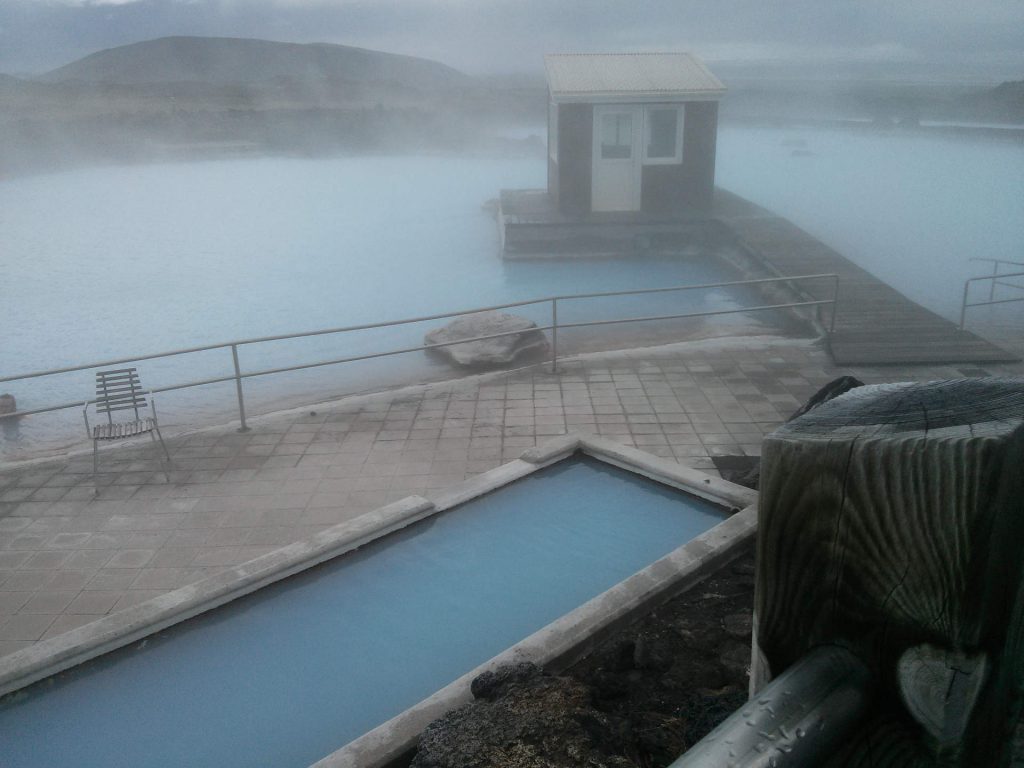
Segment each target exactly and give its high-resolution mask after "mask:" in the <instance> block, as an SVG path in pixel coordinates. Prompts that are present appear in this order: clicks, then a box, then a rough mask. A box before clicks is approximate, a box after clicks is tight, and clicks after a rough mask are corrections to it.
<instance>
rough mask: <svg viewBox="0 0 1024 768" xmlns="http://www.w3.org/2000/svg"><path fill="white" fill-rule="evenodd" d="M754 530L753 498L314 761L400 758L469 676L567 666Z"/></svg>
mask: <svg viewBox="0 0 1024 768" xmlns="http://www.w3.org/2000/svg"><path fill="white" fill-rule="evenodd" d="M756 532H757V508H756V507H755V506H750V507H747V508H745V509H743V510H742V511H740V512H738V513H735V514H733V515H731V516H730V517H728V518H727V519H726V520H724V521H723V522H721V523H719V524H718V525H716V526H715V527H714V528H712V529H711V530H709V531H708V532H706V533H704V534H702V535H701V536H698V537H696V538H695V539H692V540H691V541H689V542H687V543H686V544H684V545H683V546H681V547H679V548H678V549H676V550H674V551H673V552H671V553H669V554H668V555H666V556H665V557H663V558H661V559H659V560H657V561H656V562H654V563H653V564H651V565H650V566H648V567H647V568H644V569H643V570H641V571H638V572H637V573H635V574H633V575H632V576H630V577H629V578H627V579H625V580H624V581H621V582H619V583H618V584H616V585H615V586H614V587H612V588H611V589H609V590H607V591H605V592H603V593H601V594H600V595H598V596H597V597H595V598H592V599H591V600H589V601H587V602H586V603H584V604H583V605H581V606H579V607H578V608H576V609H574V610H573V611H570V612H569V613H567V614H565V615H564V616H562V617H561V618H559V619H556V620H555V621H553V622H552V623H550V624H548V625H547V626H546V627H544V628H542V629H540V630H538V631H537V632H535V633H534V634H532V635H530V636H529V637H527V638H526V639H525V640H521V641H520V642H518V643H516V644H515V645H513V646H512V647H511V648H508V649H506V650H505V651H503V652H502V653H500V654H498V655H497V656H495V657H493V658H491V659H490V660H488V661H486V662H484V663H483V664H481V665H480V666H478V667H476V668H475V669H473V670H471V671H469V672H467V673H466V674H464V675H462V676H461V677H459V678H458V679H456V680H455V681H453V682H451V683H449V684H448V685H447V686H445V687H444V688H442V689H441V690H439V691H437V692H436V693H434V694H432V695H431V696H429V697H427V698H426V699H424V700H423V701H421V702H419V703H418V704H415V705H414V706H412V707H410V708H409V709H407V710H405V711H404V712H402V713H401V714H399V715H397V716H395V717H394V718H392V719H391V720H388V721H387V722H385V723H382V724H381V725H379V726H377V727H376V728H374V729H373V730H371V731H368V732H367V733H365V734H363V735H362V736H360V737H359V738H358V739H355V740H354V741H352V742H350V743H349V744H347V745H345V746H344V747H342V748H341V749H339V750H338V751H337V752H334V753H332V754H330V755H328V756H327V757H325V758H323V759H322V760H319V761H318V762H316V763H315V764H314V765H313V766H312V767H311V768H385V767H386V766H392V765H402V764H404V760H403V758H405V757H406V756H407V755H409V754H410V753H411V752H412V750H413V749H414V748H415V746H416V742H417V741H418V739H419V736H420V734H421V733H422V732H423V730H424V729H425V728H426V727H427V726H428V725H429V724H430V723H431V722H433V721H434V720H436V719H437V718H439V717H441V716H442V715H444V714H445V713H447V712H449V711H451V710H453V709H456V708H458V707H460V706H463V705H465V704H468V703H469V702H470V701H472V700H473V696H472V693H471V692H470V684H471V682H472V681H473V679H474V678H475V677H477V676H478V675H480V674H481V673H483V672H485V671H488V670H493V669H495V668H497V667H500V666H502V665H505V664H510V663H515V662H523V661H529V662H532V663H534V664H536V665H537V666H539V667H543V668H544V669H545V670H547V671H549V672H559V671H561V670H563V669H565V668H566V667H568V666H571V665H572V664H573V663H574V662H576V661H578V660H579V659H581V658H583V657H584V656H586V655H587V654H588V653H589V652H590V651H591V650H593V649H594V648H595V647H596V646H597V645H598V644H599V643H601V642H602V641H603V640H604V639H605V638H607V637H608V636H610V635H611V634H612V633H614V632H615V631H616V630H618V629H620V628H622V627H624V626H628V625H629V624H630V623H632V621H633V620H634V619H636V618H637V617H638V616H639V615H641V614H642V613H645V612H646V611H649V610H651V609H652V608H654V607H656V606H658V605H661V604H662V603H664V602H666V601H668V600H671V599H672V598H673V597H675V596H676V595H678V594H680V593H682V592H683V591H685V590H686V589H689V588H690V587H692V586H693V585H694V584H697V583H698V582H700V581H702V580H703V579H704V578H705V577H707V576H708V575H710V574H711V573H712V572H713V571H715V570H717V569H718V568H720V567H721V566H723V565H725V564H727V563H729V562H730V561H732V560H733V559H735V558H736V557H738V556H739V555H740V554H741V553H742V551H743V549H744V548H745V545H747V544H748V543H749V542H751V541H752V540H753V538H754V535H755V534H756Z"/></svg>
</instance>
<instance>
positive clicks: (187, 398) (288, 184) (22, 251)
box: [0, 124, 1024, 460]
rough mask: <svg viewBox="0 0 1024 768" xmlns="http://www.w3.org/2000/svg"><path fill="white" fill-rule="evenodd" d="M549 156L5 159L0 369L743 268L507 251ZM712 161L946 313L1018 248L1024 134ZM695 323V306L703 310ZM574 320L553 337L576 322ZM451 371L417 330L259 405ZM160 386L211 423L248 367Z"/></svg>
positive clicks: (648, 306)
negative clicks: (415, 349)
mask: <svg viewBox="0 0 1024 768" xmlns="http://www.w3.org/2000/svg"><path fill="white" fill-rule="evenodd" d="M796 150H798V151H796ZM545 174H546V171H545V166H544V159H543V158H515V159H510V158H495V157H483V156H474V157H458V156H432V157H414V158H410V157H376V156H374V157H339V158H328V159H299V158H263V159H248V160H232V161H215V162H202V163H181V164H173V165H171V164H168V165H151V166H130V167H116V168H95V169H79V170H74V171H68V172H64V173H56V174H51V175H41V176H36V177H26V178H17V179H7V180H3V181H0V237H2V242H3V252H2V264H0V266H2V269H3V275H4V277H3V279H2V280H0V329H4V330H3V332H4V334H5V335H4V343H3V345H2V347H0V370H2V371H4V372H5V373H15V372H28V371H32V370H39V369H47V368H56V367H61V366H65V365H73V364H76V363H82V362H88V361H91V360H102V359H109V358H114V357H120V356H129V355H135V354H145V353H149V352H160V351H166V350H171V349H176V348H180V347H186V346H193V345H201V344H205V343H217V342H223V341H230V340H233V339H238V338H246V337H252V336H261V335H272V334H280V333H289V332H298V331H306V330H315V329H318V328H324V327H337V326H343V325H350V324H362V323H372V322H379V321H385V320H394V319H401V318H405V317H413V316H417V315H421V314H432V313H439V312H446V311H455V310H460V309H470V308H473V307H479V306H483V305H489V304H500V303H504V302H509V301H517V300H522V299H529V298H536V297H539V296H546V295H551V294H570V293H582V292H591V291H603V290H624V289H630V288H650V287H658V286H665V285H674V284H686V283H704V282H718V281H722V280H729V279H736V277H737V276H736V275H735V274H734V273H732V272H730V271H729V270H727V269H725V268H724V266H723V265H721V264H719V263H717V262H716V261H715V260H713V259H709V258H707V254H703V253H699V252H694V253H688V254H683V255H681V256H669V257H648V258H641V259H629V260H622V259H618V260H617V259H595V260H584V261H578V260H560V261H538V262H503V261H502V260H501V258H500V257H499V255H498V243H497V233H496V228H495V224H494V221H493V218H492V216H491V215H490V214H489V213H487V212H485V211H484V210H482V204H483V203H484V201H486V200H488V199H490V198H493V197H495V196H496V195H497V193H498V190H500V189H501V188H526V187H543V186H544V184H545V183H546V178H545ZM718 181H719V183H720V184H721V185H722V186H723V187H726V188H727V189H730V190H732V191H735V192H737V193H739V194H740V195H743V196H744V197H747V198H749V199H751V200H753V201H754V202H756V203H758V204H760V205H763V206H765V207H767V208H769V209H772V210H774V211H776V212H777V213H779V214H781V215H783V216H786V217H787V218H790V219H791V220H792V221H794V222H795V223H796V224H798V225H800V226H802V227H804V228H805V229H807V230H808V231H810V232H811V233H812V234H814V235H816V236H817V237H819V238H821V239H822V240H823V241H825V242H826V243H828V244H829V245H832V246H833V247H835V248H837V249H838V250H839V251H840V252H841V253H843V254H844V255H846V256H847V257H848V258H850V259H852V260H853V261H855V262H857V263H858V264H860V265H861V266H863V267H865V268H866V269H868V270H870V271H872V272H873V273H875V274H876V275H877V276H878V277H880V278H881V279H883V280H886V281H887V282H889V283H891V284H892V285H894V286H895V287H896V288H897V289H899V290H901V291H903V292H904V293H906V294H907V295H909V296H910V297H911V298H912V299H914V300H916V301H919V302H920V303H922V304H924V305H925V306H927V307H929V308H930V309H932V310H934V311H936V312H939V313H940V314H942V315H944V316H946V317H949V318H951V319H956V318H957V317H958V314H959V307H960V292H961V291H962V288H963V281H964V279H966V278H967V277H970V276H973V275H980V274H985V273H986V272H987V271H988V269H989V267H988V266H987V265H983V264H977V263H971V262H970V261H969V258H970V257H971V256H989V257H995V258H1005V259H1010V260H1016V261H1021V260H1024V252H1022V251H1021V246H1020V244H1021V242H1024V204H1022V203H1021V201H1022V200H1024V149H1022V147H1021V146H1020V145H1019V144H1014V143H1010V142H1003V141H985V140H978V141H968V140H963V139H958V140H951V139H942V138H930V137H927V136H923V135H921V134H906V133H900V132H889V133H878V132H869V131H844V130H825V129H810V128H796V127H794V128H763V127H741V126H735V125H728V124H726V125H723V126H722V128H721V131H720V138H719V149H718ZM758 301H759V299H758V297H757V295H756V294H755V293H753V292H750V291H735V290H733V291H730V292H725V291H720V290H716V291H710V292H707V293H703V294H700V295H697V294H666V295H661V296H657V297H643V298H639V299H636V298H628V299H617V300H604V301H602V302H596V303H590V304H587V305H586V306H582V305H580V306H571V305H564V306H562V307H560V319H562V320H563V321H567V322H571V321H573V320H586V319H598V318H601V317H612V316H616V315H619V316H621V315H627V314H630V313H634V314H637V315H643V314H670V313H673V312H687V311H697V310H700V309H705V308H711V307H737V306H743V305H744V304H755V303H758ZM1021 307H1022V305H1019V304H1017V305H1006V306H1005V307H1004V308H1001V309H1000V310H999V313H1000V316H1001V317H1010V316H1014V313H1016V315H1015V316H1021V315H1024V313H1022V311H1021ZM517 311H519V312H520V313H521V314H525V315H527V316H529V317H531V318H532V319H534V320H536V321H537V322H538V323H539V324H546V323H547V322H548V320H549V309H548V308H547V307H543V306H541V307H536V308H533V309H530V308H527V309H524V310H521V311H520V310H517ZM975 312H977V310H975ZM714 322H715V323H717V324H727V325H728V326H729V327H731V328H735V329H739V330H745V329H748V328H750V327H757V326H758V325H759V324H769V325H770V324H771V323H772V322H773V321H772V319H771V318H768V317H766V316H764V315H761V316H760V317H757V316H725V317H724V318H720V319H718V320H715V321H714ZM438 324H439V323H437V322H434V323H431V324H425V325H414V326H408V327H405V328H402V329H392V330H377V331H367V332H360V333H357V334H346V335H344V336H341V337H321V338H317V339H313V340H305V341H298V342H294V341H293V342H281V343H275V344H269V345H262V346H260V347H258V348H257V347H243V348H242V349H241V357H242V366H243V369H247V370H253V369H256V368H263V367H277V366H286V365H292V364H296V363H300V362H310V361H313V360H318V359H330V358H332V357H345V356H352V355H359V354H366V353H370V352H380V351H383V350H386V349H389V348H398V347H402V346H415V345H418V344H419V343H420V340H421V339H422V336H423V333H424V332H426V331H427V330H429V329H430V328H431V327H435V326H436V325H438ZM1022 325H1024V324H1022ZM700 326H701V322H700V321H692V323H691V325H689V326H687V327H688V328H693V329H694V330H695V331H696V332H698V333H699V331H700ZM649 327H650V326H647V328H649ZM11 329H16V332H11ZM644 330H646V328H644V327H643V326H640V325H627V326H618V327H605V328H603V329H600V330H598V331H591V333H592V334H593V333H605V334H608V333H618V334H626V339H627V341H629V340H633V338H634V337H631V336H629V334H637V333H640V332H642V331H644ZM574 333H577V332H566V333H564V334H561V335H560V341H562V342H570V343H571V342H572V340H573V338H574V335H573V334H574ZM577 338H578V336H577ZM636 338H637V339H638V340H639V337H636ZM231 371H232V368H231V357H230V354H229V353H228V352H226V351H217V352H209V353H202V354H198V355H190V356H188V357H184V358H176V359H171V360H168V361H150V362H146V363H142V364H140V373H141V375H142V379H143V384H144V385H147V386H162V385H167V384H172V383H175V382H181V381H185V380H188V379H195V378H205V377H214V376H220V375H229V374H230V373H231ZM451 372H452V369H451V368H450V367H448V366H447V365H446V364H444V363H438V362H436V361H433V360H431V359H429V358H427V357H426V356H424V355H422V354H420V353H414V354H412V355H402V356H399V357H395V358H388V359H385V360H377V361H373V362H361V363H354V364H349V365H345V366H340V367H339V366H331V367H327V368H322V369H315V370H313V371H310V372H306V373H297V374H285V375H282V376H275V377H270V378H259V379H250V380H248V381H247V383H246V394H247V404H248V406H249V409H250V411H251V412H260V411H265V410H268V409H271V408H278V407H286V406H289V405H297V404H300V403H304V402H311V401H315V400H316V399H321V398H326V397H331V396H336V395H340V394H345V393H351V392H356V391H366V390H368V389H374V388H379V387H382V386H387V385H392V384H397V383H403V382H410V381H421V380H429V379H436V378H444V377H447V376H450V375H451ZM91 390H92V379H91V376H90V374H89V372H84V373H76V374H68V375H65V376H59V377H52V378H47V379H40V380H36V381H34V382H30V383H17V384H8V385H3V384H0V391H11V392H13V393H14V394H15V395H16V396H17V397H18V401H19V404H20V406H21V407H22V408H31V407H33V406H36V407H38V406H41V405H44V404H50V403H53V402H61V401H71V400H76V399H78V398H82V399H85V397H86V396H88V394H89V392H90V391H91ZM160 406H161V414H162V422H163V423H164V424H166V425H167V426H168V427H171V428H172V431H173V428H174V427H175V426H187V425H190V424H202V423H210V422H213V423H219V422H222V421H226V420H228V419H231V418H234V417H235V411H234V388H233V385H232V384H230V383H228V384H222V385H216V386H213V387H203V388H199V389H197V390H185V391H181V392H176V393H171V394H167V395H164V396H163V397H161V398H160ZM80 423H81V418H80V416H79V415H78V414H77V413H76V412H75V413H65V414H63V415H61V416H43V417H33V418H32V419H27V420H24V421H23V422H22V423H21V424H20V425H19V426H18V427H17V428H11V427H10V426H8V427H7V428H6V429H4V430H3V431H0V460H2V459H3V458H4V456H5V455H6V456H8V457H10V456H12V455H24V454H26V453H27V454H29V455H31V454H32V453H33V452H36V453H38V452H39V451H41V450H44V449H47V448H59V447H61V446H63V445H66V443H67V442H68V438H69V436H72V435H75V436H77V435H78V433H79V432H80V430H81V427H80V426H79V425H80ZM83 436H84V435H83Z"/></svg>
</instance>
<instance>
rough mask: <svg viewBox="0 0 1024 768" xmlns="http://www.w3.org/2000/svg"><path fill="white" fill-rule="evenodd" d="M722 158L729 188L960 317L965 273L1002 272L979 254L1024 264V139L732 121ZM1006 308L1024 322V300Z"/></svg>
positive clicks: (722, 178)
mask: <svg viewBox="0 0 1024 768" xmlns="http://www.w3.org/2000/svg"><path fill="white" fill-rule="evenodd" d="M717 163H718V164H717V177H716V178H717V181H718V183H719V184H720V185H721V186H723V187H725V188H727V189H729V190H731V191H733V192H736V193H737V194H739V195H742V196H743V197H746V198H747V199H749V200H752V201H754V202H755V203H757V204H758V205H761V206H763V207H765V208H768V209H770V210H772V211H774V212H775V213H778V214H779V215H781V216H784V217H786V218H787V219H789V220H790V221H792V222H793V223H795V224H797V225H798V226H800V227H802V228H804V229H805V230H807V231H808V232H810V233H811V234H813V235H814V236H816V237H817V238H818V239H820V240H822V241H823V242H825V243H827V244H829V245H830V246H832V247H833V248H835V249H836V250H837V251H839V252H840V253H841V254H842V255H843V256H845V257H846V258H848V259H850V260H851V261H853V262H854V263H856V264H858V265H859V266H861V267H863V268H864V269H866V270H868V271H869V272H871V273H872V274H874V275H875V276H876V277H878V278H880V279H881V280H884V281H885V282H886V283H888V284H889V285H892V286H893V287H895V288H896V289H897V290H899V291H901V292H902V293H904V294H905V295H906V296H909V297H910V298H911V299H913V300H914V301H916V302H918V303H919V304H922V305H923V306H925V307H927V308H929V309H931V310H932V311H933V312H937V313H938V314H940V315H942V316H944V317H946V318H948V319H950V320H953V321H955V322H959V320H960V301H961V296H962V292H963V287H964V280H966V279H967V278H968V277H975V276H979V275H985V274H991V273H992V268H991V265H990V264H983V263H979V262H971V261H970V260H969V259H970V258H971V257H988V258H997V259H1006V260H1009V261H1024V146H1022V145H1021V143H1020V140H1019V139H1018V140H1017V142H1016V143H1015V142H1012V141H1009V140H982V139H979V140H976V141H968V140H965V139H952V138H941V137H930V136H926V135H922V134H920V133H907V132H901V131H890V132H872V131H866V130H865V131H849V130H825V129H820V128H817V129H815V128H799V127H792V128H751V127H737V126H730V125H728V124H726V125H724V126H722V128H721V130H720V132H719V144H718V159H717ZM1020 269H1022V268H1016V271H1020ZM1004 271H1009V270H1008V269H1006V270H1004ZM979 290H980V289H979ZM985 290H987V286H986V287H985ZM981 298H982V297H981V296H980V295H978V296H977V297H976V300H980V299H981ZM975 312H977V310H975ZM999 315H1000V316H1001V317H1005V318H1011V317H1017V318H1021V319H1022V320H1024V305H1022V304H1011V305H1007V306H1006V307H1004V308H1003V309H1001V310H1000V311H999ZM970 317H971V316H970V315H969V319H970ZM968 327H970V325H969V324H968ZM1021 327H1022V329H1024V323H1022V324H1021Z"/></svg>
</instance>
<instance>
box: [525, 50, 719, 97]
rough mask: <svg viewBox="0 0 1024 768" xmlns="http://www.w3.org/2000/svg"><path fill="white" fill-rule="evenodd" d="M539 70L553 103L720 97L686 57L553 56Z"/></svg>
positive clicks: (706, 74)
mask: <svg viewBox="0 0 1024 768" xmlns="http://www.w3.org/2000/svg"><path fill="white" fill-rule="evenodd" d="M544 66H545V68H546V69H547V75H548V87H549V88H550V89H551V97H552V98H553V99H554V100H555V101H609V100H616V101H689V100H695V99H718V98H721V97H722V95H723V94H724V93H725V86H724V85H723V84H722V81H721V80H719V79H718V78H717V77H715V76H714V75H713V74H711V71H710V70H709V69H708V68H707V67H706V66H704V63H703V62H702V61H701V60H700V59H698V58H697V57H696V56H694V55H693V54H690V53H555V54H548V55H547V56H545V57H544Z"/></svg>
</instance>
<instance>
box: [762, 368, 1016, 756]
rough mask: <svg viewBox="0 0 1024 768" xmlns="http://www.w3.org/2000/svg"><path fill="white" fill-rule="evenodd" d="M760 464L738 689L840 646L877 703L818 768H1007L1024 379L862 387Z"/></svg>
mask: <svg viewBox="0 0 1024 768" xmlns="http://www.w3.org/2000/svg"><path fill="white" fill-rule="evenodd" d="M762 454H763V458H762V477H761V496H760V510H759V534H758V566H757V587H756V589H755V615H756V616H755V640H754V660H753V663H752V681H751V685H752V689H755V690H756V689H757V688H759V687H760V686H762V685H764V684H765V683H766V682H767V681H768V680H770V679H771V678H772V677H773V676H774V675H777V674H779V673H780V672H781V671H782V670H784V669H786V668H787V667H788V666H789V665H791V664H793V663H794V662H795V661H796V660H797V659H799V658H800V657H801V656H803V655H804V654H805V653H806V652H807V651H808V650H809V649H811V648H813V647H815V646H818V645H820V644H823V643H838V644H841V645H844V646H845V647H847V648H849V649H850V650H852V651H853V652H854V653H856V654H857V655H858V656H859V657H860V658H861V659H862V660H863V661H864V662H865V664H866V665H867V666H868V668H869V669H870V670H871V671H872V672H873V674H874V676H875V679H876V683H877V691H878V700H877V702H876V706H875V707H874V712H875V714H874V716H873V717H872V718H871V719H870V720H869V721H868V723H867V724H866V725H865V726H864V727H863V729H862V731H861V732H859V734H858V735H857V737H855V738H854V739H853V740H852V741H851V742H850V743H849V744H848V745H847V747H846V748H845V749H844V750H841V751H840V753H837V754H836V755H835V757H834V760H833V763H831V764H834V765H847V766H852V765H857V766H861V765H863V766H881V765H893V766H896V765H900V766H903V765H914V764H921V765H935V764H942V765H955V766H965V767H966V766H999V765H1005V764H1007V761H1008V759H1009V755H1008V748H1007V747H1008V744H1009V742H1010V734H1011V732H1012V729H1013V726H1014V724H1015V722H1016V718H1017V717H1018V716H1019V713H1020V705H1021V701H1020V699H1021V690H1022V686H1024V589H1022V578H1024V557H1022V556H1021V549H1022V546H1024V380H1021V379H958V380H954V381H947V382H931V383H927V384H890V385H876V386H866V387H858V388H857V389H854V390H851V391H850V392H848V393H847V394H845V395H842V396H840V397H838V398H836V399H834V400H831V401H829V402H827V403H825V404H823V405H821V406H819V407H818V408H815V409H813V410H811V411H809V412H808V413H807V414H805V415H804V416H802V417H800V418H798V419H796V420H794V421H792V422H789V423H787V424H785V425H783V426H782V427H780V428H779V429H778V430H776V431H775V432H774V433H772V434H771V435H769V436H768V437H767V438H766V439H765V442H764V446H763V450H762Z"/></svg>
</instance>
